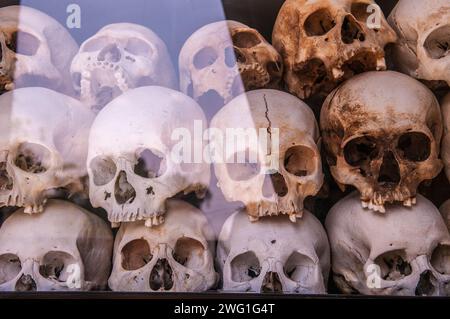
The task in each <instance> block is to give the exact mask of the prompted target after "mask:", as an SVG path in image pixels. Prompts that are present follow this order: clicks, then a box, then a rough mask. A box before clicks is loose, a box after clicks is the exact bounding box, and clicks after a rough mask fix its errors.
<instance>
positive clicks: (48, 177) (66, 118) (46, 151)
mask: <svg viewBox="0 0 450 319" xmlns="http://www.w3.org/2000/svg"><path fill="white" fill-rule="evenodd" d="M0 105H1V107H2V112H1V113H0V205H1V206H20V207H25V213H28V214H31V213H39V212H42V210H43V209H44V205H45V202H46V201H47V198H48V197H50V196H54V195H55V192H54V191H55V190H56V189H60V188H65V189H66V190H67V191H68V192H69V195H73V194H74V193H77V192H83V191H84V190H85V189H84V181H85V178H86V177H87V171H86V165H85V164H84V163H85V162H86V157H87V150H88V136H89V129H90V125H91V123H92V121H93V120H94V114H93V113H92V112H90V111H89V110H88V109H87V108H85V107H84V106H83V105H82V104H81V103H80V102H79V101H77V100H75V99H73V98H71V97H68V96H65V95H63V94H61V93H57V92H54V91H51V90H49V89H46V88H21V89H17V90H14V91H11V92H7V93H5V94H3V95H2V96H1V97H0Z"/></svg>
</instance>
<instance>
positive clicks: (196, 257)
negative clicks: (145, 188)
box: [109, 200, 218, 292]
mask: <svg viewBox="0 0 450 319" xmlns="http://www.w3.org/2000/svg"><path fill="white" fill-rule="evenodd" d="M167 211H168V213H167V221H166V222H165V223H164V224H162V225H159V226H156V227H152V228H148V227H145V225H144V222H142V221H136V222H134V223H126V224H123V225H122V226H121V227H120V229H119V232H118V234H117V236H116V241H115V244H114V257H113V271H112V274H111V277H110V278H109V286H110V288H111V289H112V290H114V291H161V292H164V291H166V292H167V291H172V292H200V291H206V290H208V289H210V288H211V287H213V286H214V285H215V283H216V282H217V279H218V276H217V274H216V272H215V270H214V251H215V249H214V248H215V247H214V245H215V237H214V232H213V230H212V228H211V227H210V226H209V224H208V221H207V220H206V217H205V216H204V215H203V213H202V212H201V211H200V210H198V209H197V208H195V207H193V206H191V205H190V204H188V203H186V202H183V201H180V200H169V201H168V203H167Z"/></svg>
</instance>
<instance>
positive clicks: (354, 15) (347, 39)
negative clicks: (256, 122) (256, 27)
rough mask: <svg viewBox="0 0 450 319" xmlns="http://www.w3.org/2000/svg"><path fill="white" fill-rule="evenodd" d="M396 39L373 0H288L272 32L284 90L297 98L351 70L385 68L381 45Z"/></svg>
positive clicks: (326, 86)
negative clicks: (279, 55)
mask: <svg viewBox="0 0 450 319" xmlns="http://www.w3.org/2000/svg"><path fill="white" fill-rule="evenodd" d="M371 12H372V13H371ZM372 20H374V22H376V23H373V24H372V23H370V22H372ZM395 41H396V35H395V32H394V31H393V30H392V29H391V28H390V26H389V24H388V23H387V21H386V19H385V18H384V16H383V13H382V12H381V9H380V8H379V7H378V6H377V5H376V4H375V2H374V1H372V0H356V1H355V0H321V1H311V0H288V1H286V2H285V3H284V5H283V7H282V8H281V10H280V12H279V13H278V17H277V20H276V22H275V26H274V30H273V35H272V43H273V45H274V47H275V48H276V49H277V50H278V52H280V54H281V55H282V56H283V59H284V65H285V73H284V81H285V83H286V85H287V88H288V90H289V92H291V93H293V94H295V95H297V96H298V97H300V98H302V99H304V98H309V97H311V96H313V95H316V94H319V93H325V94H326V93H328V92H330V91H331V90H332V89H334V88H335V87H336V86H337V85H338V83H339V82H342V81H343V80H346V79H349V78H351V77H352V76H354V75H355V74H358V73H363V72H367V71H375V70H378V71H379V70H385V69H386V63H385V59H384V47H385V46H386V45H387V44H388V43H392V42H395Z"/></svg>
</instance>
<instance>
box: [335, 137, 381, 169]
mask: <svg viewBox="0 0 450 319" xmlns="http://www.w3.org/2000/svg"><path fill="white" fill-rule="evenodd" d="M378 153H379V150H378V146H377V142H376V140H375V139H374V138H372V137H369V136H363V137H357V138H355V139H353V140H351V141H349V142H348V143H347V144H346V145H345V147H344V157H345V161H346V162H347V163H348V164H349V165H351V166H354V167H359V166H361V165H362V164H364V163H365V162H368V161H370V160H373V159H375V158H376V157H377V156H378Z"/></svg>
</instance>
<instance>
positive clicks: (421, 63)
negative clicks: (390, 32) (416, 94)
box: [388, 0, 450, 88]
mask: <svg viewBox="0 0 450 319" xmlns="http://www.w3.org/2000/svg"><path fill="white" fill-rule="evenodd" d="M388 20H389V23H390V24H391V26H392V27H393V28H394V30H395V31H396V32H397V34H398V37H399V41H398V43H397V44H396V45H395V46H394V50H393V58H394V62H395V63H396V66H397V67H398V68H399V70H400V71H401V72H403V73H405V74H408V75H410V76H412V77H415V78H417V79H420V80H424V81H426V82H427V84H429V85H430V86H431V87H434V88H438V87H440V86H450V72H449V70H450V3H449V2H448V0H433V1H421V0H408V1H406V0H400V1H399V2H398V3H397V6H396V7H395V8H394V10H393V11H392V13H391V14H390V16H389V19H388Z"/></svg>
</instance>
